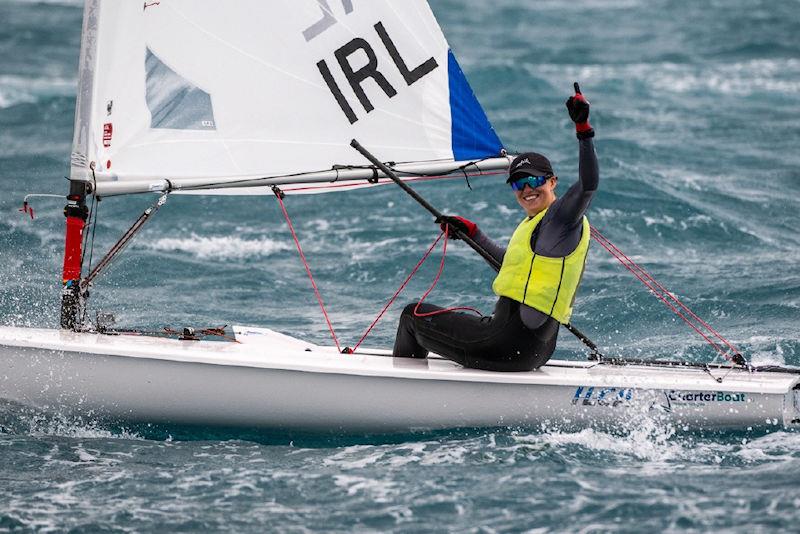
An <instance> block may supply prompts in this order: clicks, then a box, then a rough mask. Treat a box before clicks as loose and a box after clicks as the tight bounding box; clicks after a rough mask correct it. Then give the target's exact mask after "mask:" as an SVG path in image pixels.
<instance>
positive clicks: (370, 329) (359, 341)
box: [345, 232, 447, 352]
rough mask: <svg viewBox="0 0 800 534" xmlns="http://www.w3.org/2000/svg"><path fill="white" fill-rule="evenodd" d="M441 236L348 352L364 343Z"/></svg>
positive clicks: (439, 237) (441, 234)
mask: <svg viewBox="0 0 800 534" xmlns="http://www.w3.org/2000/svg"><path fill="white" fill-rule="evenodd" d="M443 235H446V234H445V232H441V233H440V234H439V235H438V236H437V237H436V240H435V241H434V242H433V244H431V246H430V247H428V250H427V251H426V252H425V254H424V255H423V256H422V259H420V260H419V261H418V262H417V264H416V265H415V266H414V268H413V269H412V270H411V273H410V274H409V275H408V276H407V277H406V279H405V280H403V283H402V284H400V287H399V288H397V291H395V292H394V295H392V297H391V298H390V299H389V301H388V302H387V303H386V305H385V306H384V307H383V309H382V310H381V311H380V313H379V314H378V316H377V317H375V320H374V321H372V324H371V325H369V327H367V330H366V332H364V335H362V336H361V339H359V340H358V343H356V344H355V346H354V347H353V348H352V349H350V352H355V351H356V350H357V349H358V347H360V346H361V342H363V341H364V340H365V339H366V338H367V336H368V335H369V333H370V332H371V331H372V329H373V328H374V327H375V325H376V324H378V321H380V320H381V318H382V317H383V314H385V313H386V310H388V309H389V307H390V306H391V305H392V304H394V301H395V300H396V299H397V297H398V296H399V295H400V292H401V291H403V289H405V287H406V285H408V282H409V281H410V280H411V277H413V276H414V275H415V274H416V273H417V271H418V270H419V268H420V267H422V264H423V263H425V260H427V259H428V256H430V255H431V252H433V249H434V248H435V247H436V245H437V244H438V243H439V241H440V240H441V239H442V236H443ZM446 239H447V237H445V240H446ZM345 351H347V349H345Z"/></svg>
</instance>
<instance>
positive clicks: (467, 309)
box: [414, 224, 483, 317]
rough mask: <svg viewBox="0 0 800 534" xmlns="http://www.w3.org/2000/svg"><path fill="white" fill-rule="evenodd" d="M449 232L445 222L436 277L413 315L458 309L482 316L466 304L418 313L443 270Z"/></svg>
mask: <svg viewBox="0 0 800 534" xmlns="http://www.w3.org/2000/svg"><path fill="white" fill-rule="evenodd" d="M449 233H450V225H449V224H445V231H444V244H443V245H442V261H440V262H439V272H437V273H436V277H435V278H434V279H433V283H431V287H429V288H428V290H427V291H426V292H425V294H424V295H422V298H420V299H419V302H417V305H416V306H414V316H415V317H430V316H432V315H440V314H442V313H447V312H453V311H459V310H465V311H471V312H475V313H477V314H478V315H480V316H483V314H482V313H481V312H479V311H478V310H476V309H475V308H470V307H468V306H455V307H453V308H444V309H442V310H434V311H431V312H425V313H420V312H419V307H420V305H421V304H422V303H423V302H425V299H426V298H428V295H430V294H431V291H433V288H434V287H436V284H437V283H438V282H439V278H440V277H441V276H442V271H443V270H444V258H445V256H447V236H448V234H449Z"/></svg>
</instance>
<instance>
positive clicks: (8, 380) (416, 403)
mask: <svg viewBox="0 0 800 534" xmlns="http://www.w3.org/2000/svg"><path fill="white" fill-rule="evenodd" d="M236 331H237V339H239V340H240V341H241V342H240V343H232V342H216V341H179V340H173V339H165V338H160V337H146V336H127V335H122V336H116V335H115V336H112V335H103V334H89V333H73V332H67V331H60V330H43V329H27V328H11V327H5V328H0V398H1V399H4V400H5V401H10V402H13V403H19V404H21V405H24V406H30V407H33V408H36V409H38V410H44V411H49V412H56V413H59V414H64V415H70V416H71V415H79V416H82V417H86V416H89V417H95V418H98V419H101V420H110V421H114V422H120V423H153V424H165V425H171V424H172V425H203V426H209V425H211V426H225V427H246V428H264V429H291V430H309V431H323V432H375V433H386V432H404V431H415V430H432V429H445V428H456V427H496V426H510V427H517V426H519V427H537V426H545V427H556V428H567V427H569V428H574V427H589V426H591V427H616V426H619V425H631V424H638V423H637V421H639V420H640V419H642V418H657V419H659V420H663V421H666V422H669V423H671V424H675V425H676V426H677V427H679V428H703V429H710V428H742V429H747V428H761V427H765V426H773V427H793V426H797V425H798V423H800V410H799V409H798V404H800V395H798V392H800V390H797V389H795V388H796V387H797V386H798V380H800V375H798V374H792V373H775V372H770V373H766V372H763V373H761V372H756V373H753V372H748V371H744V370H738V369H737V370H728V369H712V370H711V372H712V373H713V375H714V376H716V377H723V378H722V381H721V382H717V381H716V380H715V379H714V378H713V377H712V376H711V374H709V373H708V372H707V371H705V370H703V369H697V368H664V367H650V366H643V365H628V366H618V365H597V364H596V363H592V362H573V361H551V362H550V363H549V364H548V365H546V366H544V367H543V368H541V369H539V370H537V371H533V372H529V373H493V372H488V371H478V370H472V369H464V368H462V367H460V366H459V365H457V364H455V363H453V362H450V361H448V360H444V359H440V358H436V357H433V358H429V359H428V360H412V359H405V358H392V357H391V356H390V355H389V354H388V352H386V351H373V350H368V351H364V353H358V354H354V355H343V354H338V353H337V352H336V351H335V350H333V349H332V348H328V347H320V346H316V345H313V344H309V343H305V342H303V341H300V340H297V339H295V338H291V337H288V336H284V335H282V334H279V333H277V332H273V331H271V330H267V329H256V328H240V327H237V328H236Z"/></svg>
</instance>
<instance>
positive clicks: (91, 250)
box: [81, 195, 100, 324]
mask: <svg viewBox="0 0 800 534" xmlns="http://www.w3.org/2000/svg"><path fill="white" fill-rule="evenodd" d="M99 211H100V199H99V198H97V197H96V196H94V195H93V196H92V213H91V215H92V219H93V220H92V237H91V239H89V263H87V264H86V265H88V266H89V267H91V266H92V258H94V236H95V232H96V231H97V213H98V212H99ZM87 234H88V232H87ZM83 254H84V255H85V254H86V247H85V245H84V249H83ZM81 268H83V258H81ZM87 313H89V309H88V307H87V306H86V305H84V306H83V316H82V317H81V323H82V324H86V314H87Z"/></svg>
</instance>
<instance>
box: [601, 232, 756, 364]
mask: <svg viewBox="0 0 800 534" xmlns="http://www.w3.org/2000/svg"><path fill="white" fill-rule="evenodd" d="M591 233H592V237H593V238H594V240H595V241H597V242H598V243H599V244H600V245H601V246H602V247H603V248H604V249H606V251H608V253H609V254H611V255H612V256H613V257H614V258H615V259H616V260H617V261H619V262H620V263H621V264H622V265H623V266H624V267H625V268H626V269H628V271H630V272H631V273H632V274H633V275H634V276H635V277H636V278H637V279H638V280H639V281H640V282H642V284H644V285H645V287H647V288H648V289H649V290H650V292H651V293H653V295H654V296H655V297H656V298H658V299H659V300H660V301H661V302H663V303H664V305H666V306H667V307H668V308H669V309H670V310H672V311H673V312H674V313H675V314H676V315H677V316H678V317H680V318H681V319H682V320H683V321H684V322H685V323H686V324H687V325H688V326H689V327H690V328H691V329H692V330H694V331H695V332H697V333H698V334H699V335H700V336H701V337H702V338H703V339H704V340H706V342H708V343H709V344H710V345H711V346H712V347H714V348H715V349H716V350H717V352H719V353H720V354H722V356H723V357H724V358H725V359H727V360H729V361H733V362H735V363H741V362H740V361H737V360H743V358H742V357H741V353H740V352H739V350H738V349H737V348H736V347H734V346H733V345H732V344H731V343H730V342H729V341H728V340H727V339H725V338H724V337H722V335H721V334H719V333H718V332H717V331H716V330H714V329H713V328H712V327H711V326H710V325H709V324H708V323H707V322H706V321H704V320H703V319H701V318H700V317H699V316H698V315H697V314H696V313H694V312H693V311H692V310H690V309H689V307H688V306H686V305H685V304H684V303H683V302H681V300H680V299H678V297H676V296H675V295H674V294H672V293H671V292H670V291H669V290H667V289H666V288H665V287H664V286H663V285H662V284H660V283H659V282H658V281H656V280H655V278H653V276H652V275H651V274H650V273H648V272H647V271H646V270H645V269H644V268H643V267H641V266H639V265H638V264H636V262H634V261H633V260H632V259H630V258H629V257H628V256H627V255H625V253H624V252H622V251H621V250H620V249H619V248H618V247H617V246H616V245H614V244H613V243H612V242H611V241H610V240H609V239H608V238H607V237H605V236H604V235H603V234H601V233H600V231H599V230H597V229H595V228H594V227H592V229H591ZM667 297H669V299H671V300H672V301H674V302H675V303H676V304H677V305H678V306H679V307H680V308H682V309H683V310H684V311H685V312H686V313H687V314H688V315H689V316H690V317H691V318H692V319H694V320H695V321H697V322H698V323H699V324H700V325H701V326H703V327H704V328H706V329H707V330H708V331H709V332H710V333H711V334H712V335H713V336H715V337H716V338H717V339H718V341H721V342H722V343H724V344H725V345H727V346H728V347H729V348H730V349H731V351H733V355H731V354H730V353H729V352H728V351H726V350H724V349H723V348H722V347H720V346H719V345H718V344H717V343H715V342H714V341H713V340H712V339H710V338H709V337H708V336H707V335H706V334H705V333H703V332H702V331H701V330H700V329H699V328H698V327H697V325H696V324H694V323H693V322H692V321H691V320H689V318H688V317H686V315H684V314H683V313H682V312H681V311H680V310H679V309H678V308H676V307H675V306H674V305H673V304H672V303H670V302H669V300H667ZM737 357H738V358H737Z"/></svg>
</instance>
